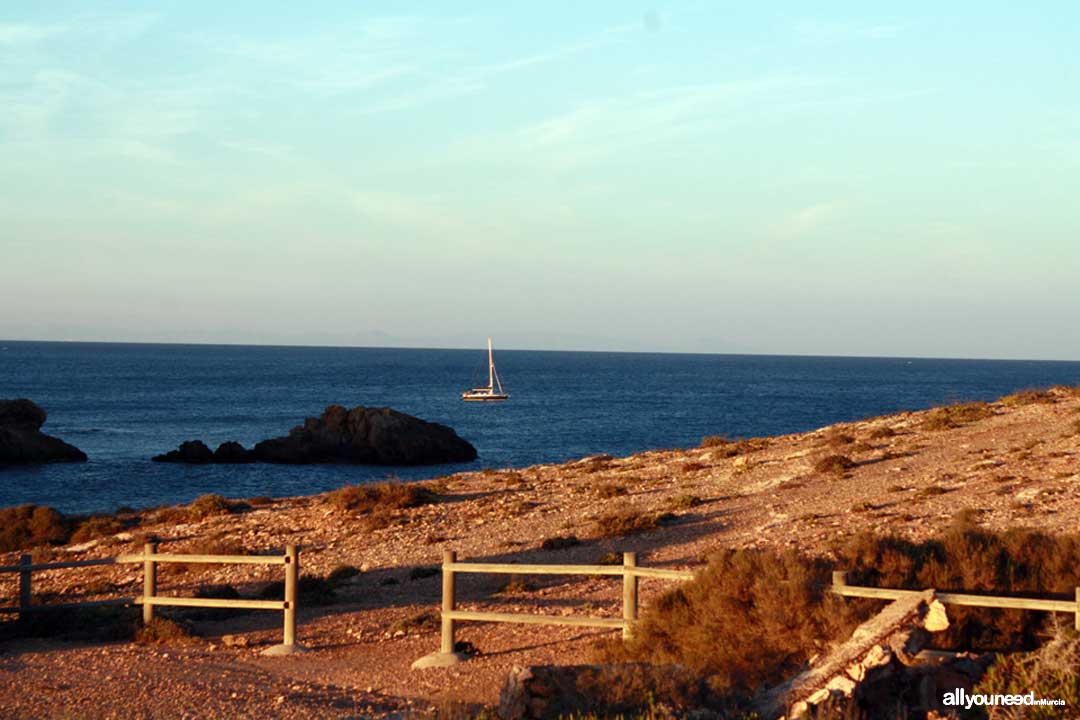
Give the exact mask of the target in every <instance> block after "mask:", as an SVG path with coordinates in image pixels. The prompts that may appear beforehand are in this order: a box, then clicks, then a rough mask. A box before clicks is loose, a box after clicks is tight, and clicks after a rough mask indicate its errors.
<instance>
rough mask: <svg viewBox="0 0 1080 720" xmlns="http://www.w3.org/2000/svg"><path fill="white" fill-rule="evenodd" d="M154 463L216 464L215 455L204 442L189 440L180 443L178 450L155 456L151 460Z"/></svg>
mask: <svg viewBox="0 0 1080 720" xmlns="http://www.w3.org/2000/svg"><path fill="white" fill-rule="evenodd" d="M150 459H151V460H153V461H154V462H174V463H190V464H192V465H205V464H206V463H210V462H214V453H212V452H211V451H210V448H208V447H206V443H204V442H203V441H202V440H188V441H187V442H183V443H180V447H179V448H178V449H176V450H170V451H169V452H167V453H165V454H164V455H155V456H154V457H152V458H150Z"/></svg>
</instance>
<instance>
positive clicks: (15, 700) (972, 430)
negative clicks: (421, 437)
mask: <svg viewBox="0 0 1080 720" xmlns="http://www.w3.org/2000/svg"><path fill="white" fill-rule="evenodd" d="M931 413H933V411H928V412H920V413H901V414H897V415H891V416H887V417H881V418H873V419H869V420H866V421H862V422H857V423H848V424H843V425H836V426H831V427H829V428H822V429H820V430H817V431H815V432H809V433H801V434H796V435H788V436H783V437H776V438H768V439H764V440H762V441H760V442H756V443H744V444H743V445H740V446H738V447H735V446H734V445H731V444H721V445H715V446H711V447H700V448H691V449H685V450H671V451H659V452H648V453H642V454H638V455H633V456H630V457H626V458H609V457H606V456H602V457H596V458H586V459H584V460H580V461H577V462H574V463H567V464H564V465H541V466H535V467H531V468H527V469H523V470H516V471H515V470H487V471H484V472H477V473H466V474H459V475H454V476H451V477H447V478H442V479H439V480H437V481H429V482H428V483H426V484H427V485H428V486H429V487H431V488H432V489H434V490H435V491H436V492H438V493H439V495H440V497H441V501H440V502H437V503H433V504H429V505H424V506H421V507H417V508H411V509H406V510H400V511H396V513H395V514H394V517H393V518H392V522H391V523H390V524H389V525H388V526H387V527H383V528H378V529H376V528H373V527H372V523H371V521H370V519H368V518H365V517H355V516H352V515H350V514H348V513H345V512H343V511H341V510H339V509H337V508H335V507H334V506H333V505H332V504H331V503H329V502H328V500H327V496H325V495H323V496H311V497H296V498H283V499H278V500H275V501H273V502H272V503H270V504H267V505H261V506H256V507H254V508H252V509H250V510H247V511H244V512H238V513H233V514H227V515H221V516H216V517H211V518H207V519H205V520H202V521H200V522H197V523H180V524H176V523H175V522H173V523H167V522H158V521H156V520H155V518H156V517H157V516H156V515H155V514H152V513H147V514H146V515H145V516H144V517H143V518H142V526H141V527H140V528H139V529H138V530H137V531H135V532H134V533H131V532H129V533H120V534H118V535H116V536H112V537H108V538H104V539H100V540H96V541H92V542H90V543H84V544H82V545H78V546H69V547H65V548H49V549H38V550H36V551H35V559H36V560H41V561H50V560H59V559H65V560H70V559H84V558H96V557H109V556H113V555H117V554H120V553H123V552H138V551H139V550H140V549H141V542H142V541H143V539H144V538H143V537H142V535H141V534H143V533H153V534H154V535H156V536H158V537H159V538H160V540H161V550H162V551H168V552H179V553H182V552H193V551H199V552H209V551H212V550H213V549H214V548H222V547H227V548H230V549H235V548H241V549H242V550H243V551H245V552H249V553H255V552H264V551H268V550H271V549H278V550H280V548H282V547H283V546H284V545H285V544H288V543H296V544H299V545H300V546H301V547H302V560H301V562H302V567H303V571H304V572H305V573H312V574H317V575H326V574H327V573H329V572H330V571H331V570H333V569H334V568H336V567H339V566H342V565H350V566H354V567H356V568H357V569H359V570H360V573H359V574H358V575H356V576H355V577H352V578H350V579H349V580H348V581H346V582H345V583H344V584H343V585H341V586H340V587H339V588H338V601H337V602H335V603H334V604H331V605H326V606H322V607H302V609H301V612H300V626H299V636H300V641H301V642H302V643H303V644H304V645H305V646H307V647H308V648H309V652H306V653H303V654H299V655H292V656H285V657H264V656H262V655H260V654H259V653H260V651H261V650H262V649H264V648H266V647H268V646H269V645H272V644H274V643H276V642H280V635H281V627H280V623H281V616H280V614H278V613H273V612H261V613H249V614H246V615H243V616H240V617H236V618H234V619H231V620H222V621H214V622H211V621H208V620H202V621H197V622H195V623H194V626H195V629H196V631H197V633H198V637H197V638H195V639H193V640H192V641H190V642H189V643H185V644H179V643H173V644H168V645H153V646H146V645H136V644H133V643H130V642H96V643H95V642H86V641H83V642H73V641H59V640H41V639H21V640H6V641H0V717H4V718H53V717H55V718H67V717H78V718H111V717H121V716H123V717H125V718H132V717H147V718H151V717H153V718H156V717H169V718H173V717H193V718H194V717H200V718H207V717H212V718H217V717H221V718H226V717H227V718H238V717H282V718H308V717H312V718H314V717H319V718H356V717H407V716H417V715H424V714H428V713H430V712H431V711H432V710H433V709H436V708H440V707H445V706H446V705H447V704H448V703H449V702H451V701H457V702H464V703H485V704H490V703H494V702H496V701H497V699H498V692H499V688H500V687H501V685H502V682H503V679H504V677H505V676H506V674H507V672H508V671H509V669H510V668H512V667H513V666H515V665H531V664H549V663H558V664H573V663H581V662H588V661H589V659H590V657H591V654H592V648H593V646H594V644H595V643H596V642H597V640H599V639H602V638H611V637H616V634H615V633H613V632H610V631H600V630H582V629H578V628H566V627H549V626H536V625H504V624H498V625H495V624H477V623H465V624H463V625H462V627H461V628H460V629H459V631H458V639H459V640H465V641H468V642H470V643H472V644H473V645H474V646H475V647H476V648H477V649H478V651H479V653H478V654H477V655H476V656H475V657H474V658H472V659H470V660H468V661H467V662H465V663H463V664H461V665H458V666H456V667H453V668H448V669H430V670H423V671H413V670H410V667H409V666H410V664H411V663H412V662H413V661H414V660H415V659H417V658H419V657H421V656H422V655H425V654H427V653H429V652H432V651H433V650H436V649H437V647H438V642H439V638H438V626H437V622H434V621H433V620H434V616H433V613H434V612H436V611H437V609H438V603H439V597H440V578H439V575H438V573H437V572H430V570H431V569H433V568H435V567H436V566H437V563H438V562H439V559H440V557H441V553H442V551H443V549H453V550H456V551H457V552H458V554H459V557H461V558H464V559H466V560H477V561H479V560H486V561H490V562H535V563H581V564H594V563H597V562H600V561H601V559H602V558H603V557H604V556H605V555H608V554H610V553H621V552H623V551H636V552H637V553H638V554H639V561H638V562H639V564H640V565H645V566H650V567H668V568H683V569H694V568H695V567H698V566H700V564H701V563H702V562H703V559H704V557H705V556H706V555H707V554H708V553H709V551H710V550H713V549H716V548H720V547H766V546H768V547H777V548H783V547H791V548H798V549H800V550H802V551H804V552H808V553H821V554H828V553H829V552H830V548H832V547H834V546H835V544H836V543H839V542H843V541H844V539H845V538H848V537H850V536H852V535H854V534H856V533H859V532H863V531H871V532H875V533H897V534H900V535H903V536H906V537H909V538H912V539H920V538H925V537H928V536H930V535H933V534H935V533H936V532H938V531H940V530H942V529H943V528H944V527H946V526H947V525H949V524H950V523H951V522H952V521H953V520H954V519H955V518H956V516H957V514H958V513H960V512H961V511H964V510H969V516H971V517H975V518H977V520H978V522H980V524H982V525H984V526H986V527H989V528H995V529H1003V528H1007V527H1017V526H1028V527H1038V528H1040V529H1043V530H1046V531H1051V532H1065V531H1070V532H1071V531H1073V530H1075V528H1077V527H1078V521H1080V482H1078V481H1080V465H1078V462H1077V459H1078V453H1080V395H1078V394H1077V393H1076V392H1074V391H1072V390H1065V389H1059V390H1055V391H1052V392H1050V393H1048V394H1042V395H1030V396H1021V397H1019V398H1011V399H1007V400H1006V401H1004V402H998V403H994V404H992V405H990V406H988V407H987V408H985V410H984V411H983V412H981V413H976V414H983V415H987V417H982V418H979V419H965V417H966V416H963V415H962V414H961V415H956V416H954V417H953V419H952V420H949V421H946V422H941V421H940V415H941V413H940V412H939V413H938V415H937V416H934V415H931ZM935 417H937V418H938V421H937V422H934V420H933V418H935ZM928 420H930V422H928ZM949 425H955V427H948V426H949ZM942 426H945V427H944V428H943V429H935V428H938V427H942ZM829 456H843V457H844V458H846V459H848V460H850V467H843V466H844V465H848V464H849V463H839V464H837V463H833V465H836V468H835V469H828V468H825V467H824V466H823V465H822V464H821V461H822V460H823V459H824V458H827V457H829ZM610 513H621V514H622V515H623V516H625V517H647V516H654V515H657V514H659V513H671V517H669V518H665V519H664V522H663V523H662V525H661V526H660V527H658V528H656V529H653V530H648V531H644V532H637V533H633V534H628V535H625V536H613V537H612V536H605V534H604V532H603V531H602V529H601V528H602V525H603V522H604V516H605V515H607V514H610ZM569 535H573V536H575V537H576V538H578V539H579V541H580V542H579V544H577V545H574V546H572V547H567V548H564V549H559V550H544V549H542V547H541V545H542V543H543V541H544V540H545V539H548V538H553V537H557V536H569ZM16 561H17V554H15V553H8V554H5V555H0V564H12V563H14V562H16ZM280 575H281V568H280V567H268V566H264V567H254V568H253V567H248V566H205V567H196V568H187V569H177V568H170V569H168V570H167V571H163V573H162V577H161V587H160V590H159V592H160V593H161V594H178V595H182V594H191V593H192V592H194V591H195V590H196V588H198V587H200V586H205V585H209V584H224V583H228V584H231V585H232V586H233V587H235V588H236V589H237V590H239V591H240V592H241V593H245V594H248V593H251V594H253V593H255V592H257V591H258V589H259V588H260V587H262V586H264V585H265V584H266V583H267V582H268V581H271V580H275V579H280ZM507 580H508V578H507V576H466V577H464V578H462V582H461V585H460V597H461V598H462V600H461V601H460V603H459V606H460V607H461V608H463V609H491V610H500V611H510V612H532V613H548V614H570V613H573V614H582V615H603V616H610V617H618V615H619V613H620V606H619V603H620V602H621V590H620V585H619V582H620V581H619V580H618V579H617V578H572V577H561V576H558V577H548V576H546V577H540V578H528V583H526V584H525V585H524V586H520V584H518V585H519V586H518V587H514V588H513V589H512V590H511V591H509V592H500V589H501V588H503V586H504V585H505V584H506V583H507ZM34 583H35V592H39V593H44V594H45V595H46V596H47V597H56V598H57V600H60V599H62V600H66V601H70V600H74V599H79V598H104V597H110V596H116V595H135V594H138V593H140V592H141V587H142V574H141V566H138V565H113V566H105V567H100V568H88V569H85V568H84V569H72V570H57V571H52V572H49V573H42V574H40V575H37V574H35V576H34ZM671 586H672V584H671V582H670V581H664V580H651V579H650V580H642V598H643V604H644V605H645V606H646V607H647V606H648V604H649V602H650V599H651V598H655V597H656V595H657V594H658V593H661V592H663V591H664V590H665V589H669V588H670V587H671ZM16 594H17V589H16V585H15V576H13V575H6V576H3V577H0V601H2V602H4V603H5V604H11V603H13V602H14V598H15V596H16ZM226 636H228V637H226Z"/></svg>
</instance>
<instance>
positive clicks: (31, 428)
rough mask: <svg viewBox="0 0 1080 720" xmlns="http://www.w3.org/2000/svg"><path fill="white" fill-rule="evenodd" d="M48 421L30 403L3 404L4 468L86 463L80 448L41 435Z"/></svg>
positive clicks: (0, 448) (0, 450)
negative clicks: (51, 463)
mask: <svg viewBox="0 0 1080 720" xmlns="http://www.w3.org/2000/svg"><path fill="white" fill-rule="evenodd" d="M45 418H46V414H45V411H44V410H42V409H41V408H40V407H39V406H38V405H37V404H36V403H33V402H31V401H30V400H26V399H20V400H0V467H3V466H4V465H22V464H27V463H49V462H83V461H85V460H86V453H84V452H83V451H82V450H80V449H79V448H77V447H75V446H73V445H68V444H67V443H66V442H64V441H63V440H60V439H59V438H54V437H52V436H51V435H46V434H45V433H43V432H41V430H40V428H41V426H42V425H44V424H45Z"/></svg>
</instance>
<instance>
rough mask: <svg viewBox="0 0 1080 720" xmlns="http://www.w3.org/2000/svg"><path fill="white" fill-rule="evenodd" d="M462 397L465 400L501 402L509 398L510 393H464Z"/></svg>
mask: <svg viewBox="0 0 1080 720" xmlns="http://www.w3.org/2000/svg"><path fill="white" fill-rule="evenodd" d="M461 399H462V400H464V401H465V402H501V401H503V400H509V399H510V396H509V395H468V394H462V396H461Z"/></svg>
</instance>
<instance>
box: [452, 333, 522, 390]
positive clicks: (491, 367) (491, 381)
mask: <svg viewBox="0 0 1080 720" xmlns="http://www.w3.org/2000/svg"><path fill="white" fill-rule="evenodd" d="M496 388H498V392H495V389H496ZM509 397H510V393H508V392H503V386H502V382H500V381H499V373H497V372H495V358H494V356H493V355H492V354H491V338H488V384H487V385H486V386H485V387H474V388H473V389H472V390H466V391H465V392H463V393H461V399H462V400H464V401H466V402H494V401H496V400H507V399H509Z"/></svg>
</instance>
